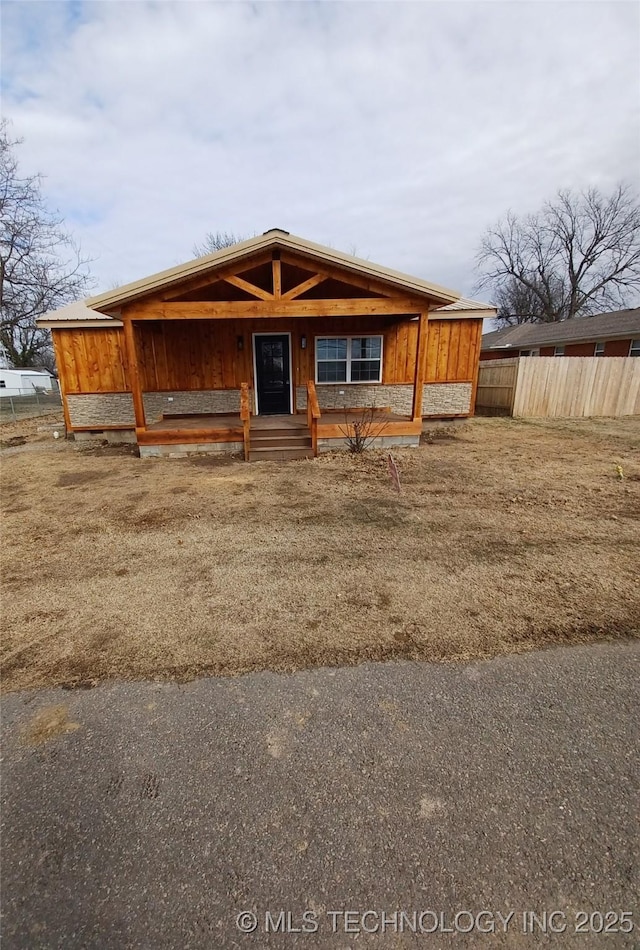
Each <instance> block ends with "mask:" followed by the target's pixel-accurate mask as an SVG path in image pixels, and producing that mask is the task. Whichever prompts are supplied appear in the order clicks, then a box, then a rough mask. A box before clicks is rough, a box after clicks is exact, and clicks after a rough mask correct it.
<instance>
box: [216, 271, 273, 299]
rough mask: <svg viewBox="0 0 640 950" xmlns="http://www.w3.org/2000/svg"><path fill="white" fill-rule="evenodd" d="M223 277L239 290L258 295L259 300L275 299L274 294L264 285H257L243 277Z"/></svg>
mask: <svg viewBox="0 0 640 950" xmlns="http://www.w3.org/2000/svg"><path fill="white" fill-rule="evenodd" d="M222 279H223V281H224V282H225V284H232V285H233V286H234V287H237V288H238V289H239V290H244V291H245V292H246V293H248V294H251V295H252V296H253V297H257V298H258V300H273V294H270V293H269V291H268V290H263V289H262V287H256V285H255V284H252V283H250V282H249V281H248V280H244V278H242V277H223V278H222Z"/></svg>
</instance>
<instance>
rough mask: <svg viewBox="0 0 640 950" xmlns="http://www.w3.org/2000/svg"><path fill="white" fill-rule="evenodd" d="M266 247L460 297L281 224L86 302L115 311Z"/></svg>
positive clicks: (423, 291)
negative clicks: (278, 226)
mask: <svg viewBox="0 0 640 950" xmlns="http://www.w3.org/2000/svg"><path fill="white" fill-rule="evenodd" d="M269 248H279V249H286V250H290V251H293V252H298V253H299V254H303V255H304V256H305V257H310V258H312V259H316V260H317V261H318V264H319V265H320V266H321V265H322V263H323V262H325V263H330V264H336V265H337V266H339V267H344V268H345V269H346V270H351V271H353V272H354V273H359V274H363V275H365V276H369V277H373V278H377V279H378V280H384V281H386V282H387V283H389V284H392V285H393V284H395V285H396V286H397V287H398V288H399V289H401V290H403V291H405V292H406V291H407V290H408V291H411V292H413V293H416V294H419V295H421V296H425V297H429V298H430V299H431V300H435V301H436V302H439V303H442V304H448V303H453V302H454V301H456V300H458V299H459V297H460V294H459V293H457V292H456V291H455V290H448V289H447V288H446V287H440V286H439V285H438V284H432V283H429V282H428V281H426V280H421V279H420V278H418V277H412V276H411V275H409V274H403V273H401V272H400V271H395V270H390V269H389V268H387V267H382V266H380V265H379V264H372V263H371V262H370V261H365V260H362V259H361V258H359V257H353V256H352V255H351V254H343V253H342V252H341V251H336V250H335V249H334V248H332V247H325V246H324V245H322V244H314V243H313V242H312V241H307V240H305V239H304V238H301V237H297V236H296V235H295V234H289V232H288V231H282V230H281V229H280V228H272V229H271V230H270V231H265V233H264V234H261V235H260V236H259V237H255V238H250V239H249V240H248V241H241V242H239V243H238V244H233V245H231V246H230V247H225V248H222V250H220V251H215V252H214V253H213V254H207V255H206V256H205V257H198V258H196V259H195V260H192V261H188V262H187V263H186V264H180V265H179V266H178V267H171V268H169V269H168V270H164V271H160V272H159V273H157V274H151V275H150V276H149V277H144V278H142V280H136V281H134V282H133V283H131V284H125V285H124V286H123V287H117V288H116V289H115V290H109V291H107V292H106V293H104V294H99V295H98V296H96V297H90V298H89V299H88V300H87V301H86V302H87V304H88V305H89V306H90V307H92V308H94V309H95V310H101V311H103V312H109V311H111V313H112V315H113V313H114V311H115V312H116V313H117V311H118V308H119V307H121V306H122V305H123V304H126V303H130V302H131V301H133V300H136V299H138V298H139V297H143V296H145V295H146V294H149V293H151V292H153V291H154V290H158V289H160V288H164V287H167V286H170V285H172V284H178V283H181V282H183V281H185V280H188V279H190V278H192V277H195V276H197V275H198V274H201V273H203V272H206V271H207V270H210V269H211V268H212V267H216V266H219V265H222V264H230V263H233V262H235V261H240V260H241V259H242V258H243V257H246V258H250V257H251V256H252V255H254V254H257V253H259V252H260V251H264V250H267V249H269Z"/></svg>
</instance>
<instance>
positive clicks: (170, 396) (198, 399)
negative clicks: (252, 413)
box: [143, 389, 240, 422]
mask: <svg viewBox="0 0 640 950" xmlns="http://www.w3.org/2000/svg"><path fill="white" fill-rule="evenodd" d="M143 398H144V412H145V416H146V417H147V421H148V422H153V421H154V420H157V419H159V418H160V416H161V415H162V413H163V412H203V413H207V412H213V413H215V412H240V390H239V389H203V390H194V391H188V390H185V391H184V392H171V393H144V396H143Z"/></svg>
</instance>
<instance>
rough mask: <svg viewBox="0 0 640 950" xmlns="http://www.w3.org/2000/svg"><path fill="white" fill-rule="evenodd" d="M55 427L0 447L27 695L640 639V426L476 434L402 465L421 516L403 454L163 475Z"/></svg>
mask: <svg viewBox="0 0 640 950" xmlns="http://www.w3.org/2000/svg"><path fill="white" fill-rule="evenodd" d="M41 424H42V423H41V420H37V421H35V422H34V423H32V424H27V423H17V424H16V425H12V426H3V427H2V429H1V430H0V439H1V440H2V445H3V446H4V448H3V449H2V480H3V485H2V500H3V507H4V513H3V544H2V560H3V575H2V576H3V588H4V596H3V605H4V622H3V628H4V629H3V634H4V635H3V638H2V656H3V684H4V688H5V689H7V690H13V689H19V688H22V687H30V686H46V685H54V684H61V685H66V686H69V687H73V686H85V685H91V684H93V683H95V682H97V681H99V680H101V679H104V678H107V677H125V678H156V677H157V678H177V679H187V678H190V677H194V676H198V675H200V674H204V673H218V674H219V673H223V674H235V673H242V672H245V671H248V670H255V669H265V668H266V669H272V670H292V669H297V668H300V667H307V666H313V665H317V664H328V665H336V664H351V663H357V662H360V661H362V660H365V659H387V658H389V659H391V658H395V657H405V658H415V659H424V660H438V661H441V660H452V659H457V658H468V657H477V656H490V655H492V654H495V653H502V652H513V651H524V650H530V649H533V648H536V647H539V646H542V645H547V644H552V643H557V642H563V643H566V642H580V641H588V640H592V639H596V638H608V637H625V636H638V635H640V585H639V584H638V573H639V570H638V569H639V565H640V419H638V418H634V419H626V420H593V421H591V420H585V421H576V422H559V421H549V422H535V423H534V422H529V423H523V422H515V421H513V420H509V419H495V418H494V419H476V420H474V421H472V422H470V423H468V424H465V425H463V426H462V427H460V428H458V429H456V430H455V432H454V433H450V434H447V435H445V437H442V433H440V436H439V437H435V436H434V437H433V438H432V439H429V438H425V439H424V445H423V446H422V447H421V448H420V449H419V450H403V451H400V450H398V451H397V452H396V453H394V454H395V458H396V459H397V463H398V468H399V470H400V478H401V483H402V490H401V494H400V495H398V494H397V493H396V492H395V490H394V488H393V486H392V483H391V481H390V479H389V475H388V471H387V462H386V455H385V454H382V453H371V454H366V455H364V456H360V457H354V456H348V455H340V456H334V457H329V458H327V457H325V458H320V459H316V460H312V461H307V460H304V461H299V462H289V463H285V464H275V463H269V462H263V463H256V464H245V463H243V462H240V461H219V460H214V459H209V458H193V459H175V460H169V459H167V460H154V459H150V460H145V461H142V460H140V459H138V458H137V457H135V456H134V454H133V452H132V450H131V448H124V447H115V446H101V445H99V444H86V443H85V444H80V443H73V442H64V441H63V440H59V441H54V439H53V437H52V434H51V433H50V432H38V427H39V426H40V425H41ZM20 436H25V437H26V441H25V442H24V443H23V444H17V443H19V442H20ZM618 465H619V466H621V469H622V474H623V476H624V477H622V478H621V477H620V473H619V472H618V471H616V466H618Z"/></svg>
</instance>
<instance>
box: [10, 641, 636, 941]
mask: <svg viewBox="0 0 640 950" xmlns="http://www.w3.org/2000/svg"><path fill="white" fill-rule="evenodd" d="M639 667H640V645H639V644H638V643H611V644H601V645H595V646H587V647H574V648H569V649H557V650H549V651H545V652H539V653H535V654H531V655H528V656H519V657H503V658H499V659H495V660H491V661H486V662H480V663H469V664H456V665H442V666H441V665H428V664H415V663H388V664H367V665H363V666H359V667H355V668H351V669H339V670H328V669H321V670H315V671H308V672H302V673H297V674H294V675H286V676H285V675H276V674H270V673H261V674H255V675H250V676H245V677H242V678H238V679H203V680H199V681H196V682H193V683H190V684H187V685H173V684H158V683H113V684H109V685H104V686H100V687H98V688H96V689H93V690H89V691H76V692H65V691H62V690H49V691H40V692H35V693H34V692H30V693H16V694H10V695H7V696H6V697H4V699H3V701H2V709H3V754H4V758H3V764H2V780H3V781H2V819H3V834H2V858H3V860H2V890H3V892H2V901H3V911H4V923H3V933H4V946H5V948H7V950H8V948H17V947H19V948H30V950H32V948H40V947H42V948H44V947H60V948H65V950H75V948H81V947H82V948H93V947H96V948H118V950H122V948H129V947H131V948H133V947H136V948H145V950H147V948H149V950H164V948H187V947H188V948H191V947H194V948H212V950H217V948H227V947H263V946H268V947H302V946H304V947H328V948H345V947H359V946H376V947H391V948H393V947H405V946H420V947H448V946H454V947H482V946H491V947H510V948H511V947H516V948H518V947H533V946H544V947H555V946H568V947H575V948H583V947H603V948H605V947H606V948H610V947H616V948H617V947H634V946H635V947H638V946H640V914H639V913H638V882H639V881H640V867H639V855H640V841H639V837H638V827H637V807H638V787H639V774H638V759H637V739H638V672H639ZM57 706H64V707H66V709H64V710H62V711H60V710H58V712H57V713H56V715H61V714H62V713H65V714H66V715H67V716H68V722H67V725H66V727H65V728H66V729H67V730H68V731H64V732H62V733H61V734H59V735H57V736H55V737H53V738H49V739H48V741H44V742H42V743H41V744H36V745H33V744H30V740H29V739H28V736H29V729H30V728H32V724H33V722H34V717H37V716H39V715H42V711H43V710H45V713H46V710H47V709H48V708H50V707H57ZM54 718H55V716H54ZM37 721H39V720H37V719H36V722H37ZM30 724H31V725H30ZM267 911H268V912H270V914H271V918H268V917H266V913H267ZM280 911H284V912H285V916H283V917H281V918H279V914H280ZM305 911H306V912H307V917H306V919H305V918H303V916H302V915H303V913H304V912H305ZM347 911H349V912H351V913H350V914H349V915H347V914H346V913H345V912H347ZM397 911H404V912H405V914H406V916H405V917H404V918H403V917H394V916H393V914H394V912H397ZM511 911H513V917H511V918H509V917H508V914H509V913H510V912H511ZM531 911H533V912H535V913H536V914H537V915H538V919H539V921H542V920H543V916H542V915H543V912H545V911H546V912H547V914H551V913H552V912H556V913H555V916H552V917H551V918H549V917H547V929H549V928H550V929H551V932H550V933H548V934H547V935H546V936H544V935H543V934H541V932H540V929H539V928H540V926H541V924H540V923H539V924H538V925H537V929H536V932H535V933H534V934H531V933H529V932H525V931H529V930H530V929H531V923H532V921H531V918H530V917H528V916H524V917H523V915H527V914H528V913H529V912H531ZM241 912H248V913H253V914H255V915H256V929H255V930H254V931H253V932H252V933H251V934H247V935H245V934H242V933H241V932H240V930H239V929H238V926H237V924H236V917H237V915H238V914H240V913H241ZM287 912H289V913H290V915H291V916H290V917H287V916H286V914H287ZM366 912H370V913H368V914H367V913H366ZM481 912H486V913H485V914H484V915H481V916H480V917H478V916H477V915H478V914H480V913H481ZM581 912H584V913H582V915H581ZM622 912H635V931H634V932H633V933H631V934H624V933H620V932H619V931H620V930H625V929H627V928H628V926H629V925H628V923H626V922H625V921H626V918H620V917H618V916H616V915H619V914H621V913H622ZM383 913H384V914H386V917H383V916H382V915H383ZM600 913H601V914H603V915H606V914H607V913H610V914H611V916H609V917H606V916H605V917H604V918H603V919H601V918H600V917H599V916H598V914H600ZM441 914H442V915H443V916H440V915H441ZM456 914H458V917H457V918H456V917H455V915H456ZM499 914H501V915H502V918H501V917H500V916H499ZM592 915H593V916H592ZM584 918H586V923H583V919H584ZM504 919H506V921H507V922H506V923H504V922H503V920H504ZM549 921H551V924H550V923H549ZM242 922H243V924H244V925H245V926H246V927H253V923H254V921H253V918H251V917H250V916H247V917H246V918H243V921H242ZM581 925H582V926H581ZM275 926H280V927H285V928H288V931H289V932H287V933H282V932H281V933H275V934H274V933H267V932H265V931H266V930H267V929H271V930H272V929H273V928H274V927H275ZM414 926H415V929H416V930H417V931H418V932H417V933H414V932H413V928H414ZM492 926H493V927H495V929H496V933H494V934H492V933H491V932H490V931H491V928H492ZM533 926H534V928H536V923H535V921H533ZM303 927H305V928H306V929H307V930H309V931H312V932H309V933H296V932H295V929H296V928H298V929H301V928H303ZM604 927H607V928H609V929H610V930H612V931H613V932H612V933H609V934H607V935H606V936H605V935H604V934H602V933H597V932H595V931H598V930H600V929H601V928H604ZM576 928H577V929H578V930H583V931H585V932H583V933H577V934H576V933H575V930H576ZM448 930H452V931H454V933H449V932H447V931H448ZM464 930H469V933H468V934H463V933H462V931H464ZM420 931H421V932H420ZM455 931H457V932H455ZM485 931H488V932H485ZM615 931H618V932H617V933H616V932H615Z"/></svg>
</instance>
